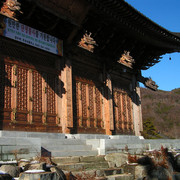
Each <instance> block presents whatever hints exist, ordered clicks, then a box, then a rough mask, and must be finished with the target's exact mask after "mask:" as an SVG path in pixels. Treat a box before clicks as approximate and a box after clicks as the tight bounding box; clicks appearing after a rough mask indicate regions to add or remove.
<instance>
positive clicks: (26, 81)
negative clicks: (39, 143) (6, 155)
mask: <svg viewBox="0 0 180 180" xmlns="http://www.w3.org/2000/svg"><path fill="white" fill-rule="evenodd" d="M0 63H1V64H0V65H1V66H0V84H1V87H0V97H1V98H0V101H1V102H0V115H1V116H0V118H1V129H6V130H20V131H24V130H26V131H39V132H61V125H60V118H59V116H58V113H57V96H58V95H57V94H58V93H57V88H58V86H59V82H60V81H59V72H56V71H54V70H52V69H48V68H44V69H43V68H41V70H37V69H40V68H37V67H38V66H37V67H35V66H32V65H31V64H29V63H28V62H18V61H15V63H14V62H13V61H10V60H9V61H4V60H1V61H0Z"/></svg>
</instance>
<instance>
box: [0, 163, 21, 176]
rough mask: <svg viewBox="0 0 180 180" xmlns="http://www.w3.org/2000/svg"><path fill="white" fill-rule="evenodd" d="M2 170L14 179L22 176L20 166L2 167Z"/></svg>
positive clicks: (0, 168)
mask: <svg viewBox="0 0 180 180" xmlns="http://www.w3.org/2000/svg"><path fill="white" fill-rule="evenodd" d="M0 170H2V171H4V172H6V173H7V174H9V175H11V176H12V177H18V176H19V174H20V168H19V167H18V166H13V165H2V166H1V167H0Z"/></svg>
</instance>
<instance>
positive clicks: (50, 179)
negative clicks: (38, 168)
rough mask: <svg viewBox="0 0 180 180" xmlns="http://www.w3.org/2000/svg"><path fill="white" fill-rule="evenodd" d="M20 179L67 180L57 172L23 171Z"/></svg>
mask: <svg viewBox="0 0 180 180" xmlns="http://www.w3.org/2000/svg"><path fill="white" fill-rule="evenodd" d="M19 180H65V179H61V178H60V177H59V176H58V175H57V174H56V173H55V172H42V173H25V172H24V173H21V174H20V176H19Z"/></svg>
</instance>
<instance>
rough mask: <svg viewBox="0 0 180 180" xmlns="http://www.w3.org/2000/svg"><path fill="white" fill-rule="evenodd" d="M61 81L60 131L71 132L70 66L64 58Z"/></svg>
mask: <svg viewBox="0 0 180 180" xmlns="http://www.w3.org/2000/svg"><path fill="white" fill-rule="evenodd" d="M61 81H62V89H63V90H62V131H63V133H71V129H72V128H73V97H72V66H71V61H70V60H69V59H65V67H64V69H63V70H62V73H61Z"/></svg>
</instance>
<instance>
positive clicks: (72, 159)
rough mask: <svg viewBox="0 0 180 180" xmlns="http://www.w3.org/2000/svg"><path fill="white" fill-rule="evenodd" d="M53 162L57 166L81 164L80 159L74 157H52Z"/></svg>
mask: <svg viewBox="0 0 180 180" xmlns="http://www.w3.org/2000/svg"><path fill="white" fill-rule="evenodd" d="M51 159H52V161H53V162H54V163H56V164H68V163H79V162H80V157H79V156H73V157H54V158H53V157H52V158H51Z"/></svg>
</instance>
